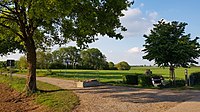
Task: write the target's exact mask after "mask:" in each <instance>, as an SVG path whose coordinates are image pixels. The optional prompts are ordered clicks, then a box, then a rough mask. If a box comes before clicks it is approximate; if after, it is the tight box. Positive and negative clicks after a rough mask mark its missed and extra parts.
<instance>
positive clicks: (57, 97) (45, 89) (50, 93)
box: [0, 75, 79, 112]
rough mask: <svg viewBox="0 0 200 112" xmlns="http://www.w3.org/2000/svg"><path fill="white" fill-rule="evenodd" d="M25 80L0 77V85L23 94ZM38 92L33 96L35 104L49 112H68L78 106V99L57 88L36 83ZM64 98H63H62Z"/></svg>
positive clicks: (68, 92) (69, 92)
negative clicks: (2, 84)
mask: <svg viewBox="0 0 200 112" xmlns="http://www.w3.org/2000/svg"><path fill="white" fill-rule="evenodd" d="M25 82H26V79H24V78H18V77H13V78H12V79H10V77H8V76H3V75H0V83H4V84H8V85H9V86H10V87H11V88H14V89H15V90H17V91H18V92H23V90H24V87H25ZM37 88H38V89H39V91H38V92H37V93H36V94H34V96H35V102H36V103H38V104H41V105H44V106H47V107H48V109H49V110H51V112H53V111H55V112H70V111H71V110H72V109H73V108H74V107H75V106H76V105H78V104H79V99H78V97H77V96H76V95H75V94H74V93H73V92H72V91H68V90H63V89H61V88H59V87H57V86H54V85H51V84H47V83H44V82H40V81H37ZM63 96H65V98H63Z"/></svg>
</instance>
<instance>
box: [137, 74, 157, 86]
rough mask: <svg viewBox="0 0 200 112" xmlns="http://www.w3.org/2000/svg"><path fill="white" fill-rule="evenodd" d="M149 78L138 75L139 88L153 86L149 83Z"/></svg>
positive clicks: (148, 76)
mask: <svg viewBox="0 0 200 112" xmlns="http://www.w3.org/2000/svg"><path fill="white" fill-rule="evenodd" d="M151 77H152V76H150V75H140V76H138V84H139V85H140V86H144V87H147V86H153V84H152V81H151Z"/></svg>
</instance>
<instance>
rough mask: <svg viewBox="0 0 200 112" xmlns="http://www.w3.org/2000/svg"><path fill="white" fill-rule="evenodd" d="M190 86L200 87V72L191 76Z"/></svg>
mask: <svg viewBox="0 0 200 112" xmlns="http://www.w3.org/2000/svg"><path fill="white" fill-rule="evenodd" d="M189 78H190V84H191V85H192V86H193V85H200V72H195V73H192V74H191V75H190V77H189Z"/></svg>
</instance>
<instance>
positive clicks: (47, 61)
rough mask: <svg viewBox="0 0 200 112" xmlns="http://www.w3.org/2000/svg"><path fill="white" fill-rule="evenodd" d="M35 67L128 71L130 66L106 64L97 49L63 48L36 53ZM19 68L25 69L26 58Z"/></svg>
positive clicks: (121, 63) (20, 62)
mask: <svg viewBox="0 0 200 112" xmlns="http://www.w3.org/2000/svg"><path fill="white" fill-rule="evenodd" d="M36 57H37V61H36V67H37V68H38V69H63V68H68V69H95V70H97V69H109V70H116V69H119V70H129V69H130V65H129V64H128V63H127V62H125V61H123V62H120V63H118V64H116V65H115V64H114V63H113V62H107V60H106V56H105V55H104V54H103V53H102V52H101V51H100V50H99V49H97V48H91V49H87V50H80V49H77V48H76V47H73V46H69V47H63V48H60V49H59V50H55V51H53V52H52V53H51V52H43V51H37V52H36ZM18 66H19V68H21V69H25V68H26V67H27V62H26V56H22V57H21V58H20V60H19V63H18Z"/></svg>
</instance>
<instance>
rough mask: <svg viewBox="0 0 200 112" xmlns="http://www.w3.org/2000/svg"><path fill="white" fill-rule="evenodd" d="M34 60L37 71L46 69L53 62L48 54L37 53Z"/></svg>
mask: <svg viewBox="0 0 200 112" xmlns="http://www.w3.org/2000/svg"><path fill="white" fill-rule="evenodd" d="M36 58H37V61H36V66H37V68H39V69H48V68H49V64H50V63H52V62H53V61H52V55H51V53H49V52H43V51H37V52H36Z"/></svg>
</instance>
